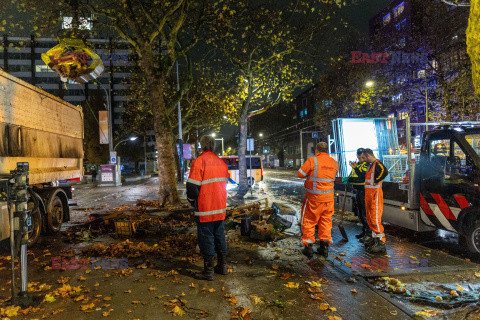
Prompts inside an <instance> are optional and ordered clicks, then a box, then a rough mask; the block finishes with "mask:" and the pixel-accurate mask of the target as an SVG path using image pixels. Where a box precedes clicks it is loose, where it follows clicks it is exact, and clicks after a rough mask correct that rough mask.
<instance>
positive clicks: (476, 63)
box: [467, 0, 480, 95]
mask: <svg viewBox="0 0 480 320" xmlns="http://www.w3.org/2000/svg"><path fill="white" fill-rule="evenodd" d="M467 52H468V55H469V56H470V60H471V62H472V78H473V86H474V87H475V93H476V94H477V95H480V0H472V1H471V4H470V17H469V19H468V28H467Z"/></svg>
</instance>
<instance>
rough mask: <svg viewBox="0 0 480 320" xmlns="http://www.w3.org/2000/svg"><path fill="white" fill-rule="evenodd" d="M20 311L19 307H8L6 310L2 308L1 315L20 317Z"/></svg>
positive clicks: (0, 309)
mask: <svg viewBox="0 0 480 320" xmlns="http://www.w3.org/2000/svg"><path fill="white" fill-rule="evenodd" d="M20 309H21V308H20V307H18V306H8V307H6V308H0V314H1V315H2V316H7V317H14V316H17V315H18V312H19V311H20Z"/></svg>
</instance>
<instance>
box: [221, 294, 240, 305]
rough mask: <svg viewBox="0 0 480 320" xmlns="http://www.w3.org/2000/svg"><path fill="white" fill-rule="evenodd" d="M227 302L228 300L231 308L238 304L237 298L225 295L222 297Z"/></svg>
mask: <svg viewBox="0 0 480 320" xmlns="http://www.w3.org/2000/svg"><path fill="white" fill-rule="evenodd" d="M224 297H225V298H226V299H227V300H228V303H229V304H230V305H231V306H234V305H236V304H237V303H238V300H237V297H235V296H234V295H233V294H229V293H227V294H225V296H224Z"/></svg>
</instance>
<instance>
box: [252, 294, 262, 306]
mask: <svg viewBox="0 0 480 320" xmlns="http://www.w3.org/2000/svg"><path fill="white" fill-rule="evenodd" d="M250 299H251V300H252V302H253V304H255V305H257V304H261V303H263V300H262V299H261V298H260V297H258V296H256V295H254V294H252V295H250Z"/></svg>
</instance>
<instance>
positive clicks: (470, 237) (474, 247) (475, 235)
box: [465, 220, 480, 253]
mask: <svg viewBox="0 0 480 320" xmlns="http://www.w3.org/2000/svg"><path fill="white" fill-rule="evenodd" d="M466 231H467V232H466V233H465V240H466V242H467V247H468V250H470V251H471V252H473V253H480V220H477V221H475V223H474V224H473V225H472V226H471V227H470V228H468V229H467V230H466Z"/></svg>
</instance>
